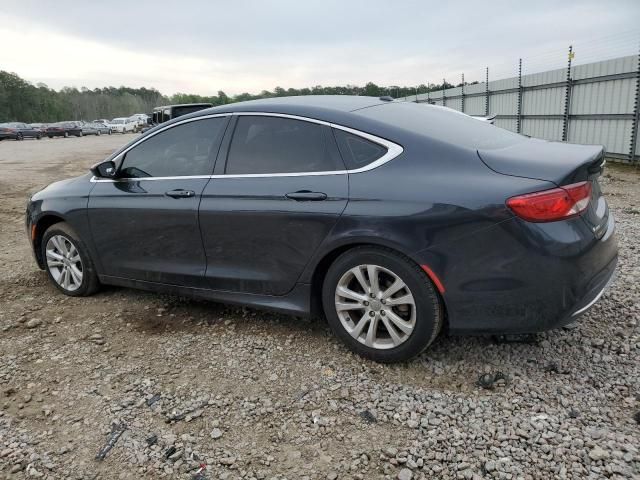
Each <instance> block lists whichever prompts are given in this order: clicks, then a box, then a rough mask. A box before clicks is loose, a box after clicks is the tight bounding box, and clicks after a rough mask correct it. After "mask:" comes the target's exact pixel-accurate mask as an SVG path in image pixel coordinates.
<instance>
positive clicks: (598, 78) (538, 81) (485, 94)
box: [399, 48, 640, 161]
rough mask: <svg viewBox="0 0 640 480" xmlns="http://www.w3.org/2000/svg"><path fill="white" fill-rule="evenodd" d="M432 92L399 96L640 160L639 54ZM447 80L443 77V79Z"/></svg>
mask: <svg viewBox="0 0 640 480" xmlns="http://www.w3.org/2000/svg"><path fill="white" fill-rule="evenodd" d="M572 58H573V55H572V51H571V48H570V49H569V57H568V61H567V67H566V68H560V69H555V70H548V71H546V72H541V73H533V74H528V75H523V74H522V60H520V64H519V66H518V72H519V73H518V76H517V77H512V78H505V79H501V80H492V81H489V69H487V70H486V79H485V81H484V82H482V83H475V84H472V85H465V83H464V76H463V77H462V85H461V86H458V87H456V88H448V89H446V90H440V91H431V92H428V93H423V94H417V95H414V96H410V97H404V98H402V99H399V100H404V101H412V102H416V101H417V102H418V103H427V102H428V103H433V104H436V105H444V106H446V107H450V108H454V109H456V110H459V111H462V112H464V113H467V114H469V115H476V116H479V115H497V116H496V120H495V122H494V123H495V125H497V126H499V127H502V128H506V129H507V130H512V131H514V132H518V133H522V134H524V135H529V136H532V137H537V138H544V139H548V140H559V141H568V142H573V143H586V144H598V145H604V146H605V147H606V149H607V152H608V155H609V156H611V157H613V158H618V159H620V160H624V161H638V160H639V157H640V141H638V122H639V118H638V114H639V112H638V111H639V105H638V103H639V98H638V96H639V95H640V92H639V89H640V58H639V56H638V55H630V56H625V57H619V58H614V59H611V60H605V61H600V62H595V63H587V64H584V65H577V66H572V65H571V60H572ZM443 84H444V82H443Z"/></svg>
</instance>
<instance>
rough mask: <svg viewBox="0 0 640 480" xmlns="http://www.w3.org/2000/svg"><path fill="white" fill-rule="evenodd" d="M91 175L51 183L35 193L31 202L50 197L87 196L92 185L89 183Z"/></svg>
mask: <svg viewBox="0 0 640 480" xmlns="http://www.w3.org/2000/svg"><path fill="white" fill-rule="evenodd" d="M90 178H91V174H85V175H80V176H79V177H74V178H67V179H65V180H60V181H59V182H53V183H51V184H49V185H47V186H46V187H44V188H43V189H42V190H40V191H39V192H36V193H35V194H34V195H33V196H32V197H31V200H42V199H45V198H52V197H65V196H77V195H87V194H88V193H89V191H90V190H91V186H92V183H91V182H90V181H89V180H90Z"/></svg>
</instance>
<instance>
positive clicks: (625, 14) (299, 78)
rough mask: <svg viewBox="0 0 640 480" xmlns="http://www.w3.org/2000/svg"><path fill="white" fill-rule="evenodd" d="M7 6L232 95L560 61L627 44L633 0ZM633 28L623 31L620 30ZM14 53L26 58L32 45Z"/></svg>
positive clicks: (61, 1)
mask: <svg viewBox="0 0 640 480" xmlns="http://www.w3.org/2000/svg"><path fill="white" fill-rule="evenodd" d="M19 3H20V7H19V8H17V9H16V8H13V7H14V6H15V4H13V5H10V4H3V5H1V6H0V15H4V16H5V18H11V19H12V21H13V23H14V24H17V25H24V26H25V28H28V27H29V26H37V27H38V28H42V29H45V30H47V31H51V32H54V33H58V34H64V35H68V36H72V37H75V39H76V41H77V42H84V41H91V42H97V43H99V44H103V45H108V46H111V47H116V48H119V49H122V50H127V51H129V52H135V53H140V54H145V55H151V56H155V57H158V58H159V59H161V58H163V57H166V58H167V59H168V60H167V61H168V62H169V61H171V58H174V57H189V58H195V59H199V60H200V61H203V62H205V63H206V64H207V65H208V66H209V67H208V68H207V69H205V70H206V71H215V72H218V73H220V75H221V77H220V78H224V79H226V80H224V81H225V82H227V83H225V84H220V85H216V86H215V87H212V88H213V90H214V91H215V90H217V89H224V90H226V91H230V92H234V93H237V92H238V90H242V89H243V86H244V85H247V86H251V87H252V88H255V86H257V85H258V84H261V85H262V86H261V87H260V88H264V89H271V88H273V87H275V86H276V84H277V85H281V86H284V87H288V86H294V87H300V86H309V85H315V84H346V83H356V84H362V83H363V82H365V81H368V80H372V81H374V82H378V83H383V84H392V83H394V84H417V83H424V82H426V81H427V80H430V81H432V82H439V81H440V80H441V78H442V77H443V76H447V77H449V78H451V81H458V79H459V75H460V73H461V72H463V71H464V72H466V78H467V79H468V80H473V79H481V78H482V73H481V72H482V69H483V68H484V66H485V65H489V66H491V67H495V68H492V72H496V74H498V73H500V71H501V70H504V74H507V73H510V72H512V71H515V67H514V65H515V62H516V61H517V59H518V58H519V57H524V58H525V59H527V58H531V61H530V62H529V65H530V66H531V68H533V66H535V65H536V64H540V65H541V66H544V65H546V64H548V65H549V66H551V67H556V66H560V65H562V64H563V63H564V61H565V55H564V51H565V48H566V46H567V45H568V44H569V43H572V42H573V43H575V44H577V45H580V44H581V43H582V44H584V49H583V52H584V55H583V57H582V58H589V56H590V55H591V56H594V60H595V59H596V58H595V57H596V56H600V57H602V56H607V55H609V56H610V55H614V54H617V53H618V52H621V53H632V49H633V47H634V46H635V47H636V49H637V43H638V32H639V31H640V30H639V27H638V22H637V19H638V18H640V2H637V1H633V0H628V1H626V0H625V1H623V0H620V1H612V2H601V1H583V2H574V1H566V2H564V3H563V4H559V2H555V1H547V0H542V1H537V2H514V1H506V0H500V1H495V2H477V1H462V2H448V3H446V4H443V3H442V2H433V3H431V2H421V1H404V2H391V1H380V0H371V1H362V0H356V1H351V2H347V1H336V0H323V1H300V0H298V1H291V0H281V1H271V2H268V1H246V0H237V1H234V2H210V1H206V0H202V1H195V0H194V1H182V2H179V3H175V2H166V3H163V2H153V1H147V0H144V1H140V0H138V1H134V2H131V1H126V2H125V1H110V2H76V1H67V0H57V1H55V2H39V1H33V0H21V1H20V2H19ZM633 30H635V32H636V34H635V36H634V35H633V33H629V32H630V31H633ZM624 32H627V34H624ZM609 34H610V35H612V36H613V37H612V40H611V41H610V44H611V45H610V48H607V47H606V45H604V47H603V45H602V44H600V43H597V42H595V43H594V42H593V38H594V37H597V36H603V35H609ZM625 35H626V36H625ZM43 41H46V39H43ZM605 43H606V42H605ZM65 48H73V46H72V45H70V46H65ZM627 50H628V52H627ZM547 52H549V53H547ZM25 54H27V55H31V56H32V61H33V62H38V55H37V52H33V53H29V52H25ZM0 55H1V54H0ZM579 58H580V56H579V57H578V59H579ZM86 62H87V64H91V63H99V62H100V59H99V58H87V59H86ZM0 63H1V62H0ZM0 68H2V67H0ZM169 70H170V69H169ZM17 73H20V72H17ZM120 77H121V78H120ZM136 77H137V78H138V80H140V79H144V72H136ZM48 78H49V82H50V84H51V85H54V86H59V85H62V84H65V81H68V82H69V83H71V82H70V81H72V82H73V83H74V84H77V83H78V81H81V80H82V79H81V78H80V79H78V78H77V76H76V77H75V78H73V79H71V78H69V79H67V80H65V72H50V74H49V75H48ZM118 78H120V81H119V82H117V81H116V83H119V84H127V76H126V72H122V73H120V72H111V74H110V75H109V79H110V80H117V79H118ZM233 78H238V81H237V82H234V81H233ZM247 78H250V79H251V81H250V82H247V81H246V79H247ZM56 79H57V80H56ZM260 79H264V84H262V83H261V82H260ZM31 80H36V81H37V79H31ZM87 80H88V81H89V78H87ZM175 80H176V82H174V83H171V82H167V79H158V78H157V77H156V78H154V76H152V75H149V78H148V83H147V84H148V85H150V86H153V85H156V84H157V83H159V84H162V85H165V87H164V88H172V85H173V88H177V89H180V90H183V91H193V90H190V87H191V86H192V84H190V83H189V80H188V79H186V78H185V79H178V78H176V79H175ZM95 81H96V80H95V79H91V85H90V86H95V85H93V83H94V82H95ZM274 82H275V84H274ZM166 93H172V92H166ZM197 93H209V92H197Z"/></svg>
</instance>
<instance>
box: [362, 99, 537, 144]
mask: <svg viewBox="0 0 640 480" xmlns="http://www.w3.org/2000/svg"><path fill="white" fill-rule="evenodd" d="M353 113H356V114H358V115H362V116H364V117H367V118H371V119H373V120H377V121H380V122H384V123H387V124H389V125H393V126H395V127H399V128H402V129H404V130H407V131H410V132H412V133H417V134H420V135H425V136H428V137H431V138H433V139H437V140H441V141H443V142H447V143H452V144H455V145H460V146H462V147H467V148H473V149H476V150H480V149H482V150H490V149H496V148H505V147H508V146H510V145H515V144H516V143H520V142H523V141H525V140H526V139H527V137H524V136H522V135H519V134H517V133H513V132H510V131H508V130H505V129H503V128H500V127H496V126H495V125H491V124H490V123H488V122H483V121H481V120H477V119H475V118H473V117H470V116H469V115H464V114H462V113H460V112H457V111H455V110H451V109H448V108H442V107H437V106H433V105H425V104H419V103H411V102H393V103H387V104H383V105H379V106H375V107H371V108H364V109H362V110H357V111H355V112H353Z"/></svg>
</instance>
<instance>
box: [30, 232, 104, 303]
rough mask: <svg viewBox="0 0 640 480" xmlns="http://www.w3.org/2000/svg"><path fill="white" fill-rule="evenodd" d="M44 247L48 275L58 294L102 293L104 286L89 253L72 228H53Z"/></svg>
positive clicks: (46, 234) (46, 233) (45, 236)
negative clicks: (99, 279)
mask: <svg viewBox="0 0 640 480" xmlns="http://www.w3.org/2000/svg"><path fill="white" fill-rule="evenodd" d="M41 244H42V258H43V259H44V262H45V266H46V270H47V274H48V275H49V278H50V279H51V281H52V282H53V284H54V285H55V286H56V288H58V290H60V291H61V292H62V293H64V294H65V295H69V296H72V297H82V296H87V295H91V294H92V293H95V292H96V291H97V290H98V288H99V285H100V283H99V281H98V275H97V274H96V271H95V268H94V266H93V262H92V261H91V257H90V256H89V251H88V250H87V247H86V246H85V244H84V243H83V242H82V240H80V237H78V235H77V234H76V233H75V232H74V231H73V229H72V228H71V227H70V226H69V225H68V224H66V223H64V222H62V223H56V224H54V225H52V226H51V227H49V228H48V229H47V231H46V232H45V233H44V236H43V237H42V243H41Z"/></svg>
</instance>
